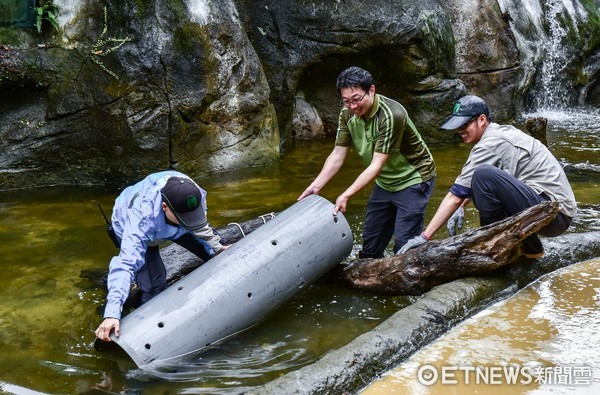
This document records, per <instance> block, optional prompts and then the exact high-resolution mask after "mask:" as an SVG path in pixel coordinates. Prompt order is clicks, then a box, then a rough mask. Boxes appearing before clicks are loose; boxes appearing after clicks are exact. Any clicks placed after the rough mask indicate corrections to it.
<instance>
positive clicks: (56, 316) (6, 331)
mask: <svg viewBox="0 0 600 395" xmlns="http://www.w3.org/2000/svg"><path fill="white" fill-rule="evenodd" d="M586 136H587V135H586ZM548 137H549V140H550V141H551V144H553V145H555V146H556V145H557V144H558V143H559V142H560V153H561V158H565V160H566V161H567V162H568V163H583V164H584V165H585V164H586V163H587V165H590V164H591V165H593V166H599V165H600V159H598V155H597V150H598V139H595V140H594V139H589V138H587V137H586V139H582V140H579V139H578V136H577V134H575V133H574V134H572V135H571V134H568V133H564V132H561V131H557V132H556V134H554V135H553V134H551V133H550V134H549V136H548ZM564 141H570V142H571V143H570V144H565V143H564ZM331 147H332V142H331V141H316V142H310V143H303V144H297V145H296V146H295V147H294V149H293V150H292V151H291V152H289V153H287V154H286V155H284V157H283V159H282V160H281V162H280V163H279V164H278V165H276V166H273V167H271V168H266V169H258V170H247V171H239V172H234V173H231V174H226V175H219V176H215V177H212V178H210V179H206V180H198V181H199V182H200V183H201V185H202V186H203V187H205V188H206V190H207V191H208V193H209V194H208V206H209V219H210V221H211V223H212V224H213V225H214V226H216V227H219V226H223V225H226V224H228V223H230V222H237V221H243V220H246V219H250V218H254V217H256V216H257V215H261V214H265V213H268V212H271V211H281V210H283V209H285V208H286V207H288V206H290V205H292V204H293V203H294V202H295V201H296V198H297V196H298V195H299V194H300V192H301V191H302V190H304V188H305V187H306V186H307V185H308V184H309V182H310V181H311V180H312V179H313V178H314V176H315V175H316V174H317V173H318V171H319V170H320V168H321V166H322V163H323V161H324V160H325V158H326V156H327V155H328V153H329V152H330V150H331ZM569 147H571V148H570V149H569ZM430 148H431V150H432V152H433V155H434V157H435V159H436V162H437V165H438V181H437V184H436V188H435V192H434V196H433V197H432V201H431V203H430V209H429V211H428V213H427V215H428V219H429V218H430V217H431V215H432V214H433V208H435V207H437V205H438V203H439V202H440V200H441V199H442V197H443V196H444V195H445V194H446V192H447V190H448V188H449V186H450V185H451V183H452V182H453V180H454V177H455V175H456V174H457V173H458V172H459V171H460V168H461V166H462V163H463V162H464V159H465V158H466V156H467V154H468V151H469V147H467V146H463V145H459V144H445V145H432V146H431V147H430ZM348 162H349V163H347V166H346V167H345V168H344V169H343V171H342V172H341V173H340V174H339V175H338V176H337V177H336V178H335V179H334V181H332V182H331V183H330V185H328V186H327V187H326V188H325V189H324V190H323V191H322V193H323V196H324V197H326V198H328V199H329V200H332V201H333V200H335V198H336V197H337V195H338V194H339V193H341V192H342V191H343V190H344V189H345V188H346V187H347V186H348V185H349V184H350V183H351V182H352V181H353V179H354V177H355V176H356V175H357V174H358V172H359V171H360V170H361V164H360V163H359V161H358V159H357V158H356V157H355V156H354V155H351V157H350V158H349V161H348ZM587 165H586V166H587ZM599 174H600V173H594V172H592V173H591V175H590V174H588V173H584V174H575V175H574V176H573V177H572V183H573V187H574V190H575V194H576V196H577V198H578V201H579V203H580V205H581V206H582V207H583V208H584V210H582V215H581V216H580V217H578V218H577V220H576V221H575V223H574V225H573V227H572V229H571V231H574V232H583V231H588V230H600V223H599V220H598V217H599V215H598V214H599V213H600V204H599V203H600V188H598V184H599V183H600V175H599ZM117 194H118V191H107V190H103V189H99V188H53V189H47V190H29V191H18V192H9V193H8V192H7V193H2V194H0V257H1V261H0V267H1V268H2V276H1V277H0V300H2V303H0V390H4V391H7V392H16V393H26V391H27V390H32V391H40V392H43V393H53V394H54V393H65V394H66V393H68V394H71V393H82V392H87V391H91V390H92V389H93V388H94V387H101V388H104V389H110V391H112V392H119V391H121V390H123V389H127V390H128V391H129V392H134V393H152V394H153V393H220V394H222V393H239V392H242V391H243V390H244V389H248V388H251V387H254V386H257V385H260V384H262V383H265V382H267V381H270V380H272V379H274V378H277V377H279V376H280V375H282V374H284V373H286V372H288V371H291V370H295V369H298V368H299V367H301V366H304V365H306V364H309V363H311V362H313V361H315V360H316V359H318V358H319V357H320V356H322V355H323V354H325V353H326V352H327V351H329V350H332V349H335V348H338V347H340V346H342V345H344V344H347V343H348V342H350V341H351V340H352V339H354V338H355V337H356V336H357V335H359V334H361V333H364V332H365V331H368V330H370V329H371V328H373V327H374V326H376V325H377V324H379V323H380V322H381V321H382V320H384V319H385V318H387V317H389V316H390V315H391V314H393V313H394V312H395V311H396V310H398V309H399V308H401V307H402V306H405V305H406V304H407V303H410V300H409V299H408V298H401V297H397V298H391V297H380V296H374V295H368V294H363V293H358V292H353V291H350V290H348V289H346V288H343V287H340V286H335V285H331V284H325V283H317V284H314V285H313V286H311V287H309V288H308V289H307V290H305V291H304V292H303V293H301V294H299V295H298V296H297V297H295V298H294V299H293V300H292V301H291V302H290V303H288V304H287V305H286V306H284V307H283V308H281V309H280V310H279V311H278V312H277V313H276V314H274V315H273V316H272V317H271V318H269V319H268V320H266V321H265V322H263V323H262V324H260V325H258V326H256V327H254V328H252V329H251V330H249V331H246V332H243V333H242V334H240V335H238V336H236V337H234V338H232V339H230V340H229V341H227V342H225V343H223V344H221V345H219V346H218V347H215V349H214V350H209V351H208V352H206V353H202V354H199V355H197V356H194V357H193V358H190V359H189V360H188V361H186V362H185V363H184V364H183V365H181V366H178V373H171V372H169V371H168V370H166V371H161V372H150V373H148V372H143V371H141V370H139V369H136V367H135V365H134V364H133V363H132V362H131V361H130V359H129V358H128V357H127V356H126V355H121V354H113V353H99V352H96V351H95V350H93V348H92V347H91V343H92V341H93V339H94V334H93V330H94V329H95V328H96V327H97V325H98V324H99V321H100V311H101V309H102V306H103V301H104V298H105V293H104V291H103V290H102V289H100V287H99V286H98V285H97V283H96V282H94V281H91V280H89V279H87V278H82V277H80V274H81V272H82V271H96V272H104V271H105V270H106V269H107V266H108V262H109V260H110V258H111V257H112V256H113V255H114V254H115V253H116V250H115V248H114V247H113V246H112V244H111V242H110V240H109V239H108V237H107V236H106V233H105V231H104V220H103V219H102V217H101V215H100V212H99V211H98V208H97V205H96V203H97V202H99V203H101V204H102V206H103V207H104V209H105V211H107V213H109V212H110V210H111V207H112V202H113V200H114V198H115V196H116V195H117ZM368 194H369V190H365V191H363V192H362V193H360V194H359V195H358V196H356V197H355V198H354V199H352V200H351V202H350V205H349V208H348V212H347V215H346V216H347V218H348V220H349V222H350V224H351V227H352V230H353V234H354V238H355V244H356V245H357V246H358V245H360V230H361V228H362V221H363V216H364V208H365V203H366V201H367V198H368ZM467 219H468V222H467V227H475V226H477V215H476V211H475V210H474V209H469V210H467ZM445 236H446V234H445V232H439V234H438V236H437V237H445ZM597 350H599V348H597Z"/></svg>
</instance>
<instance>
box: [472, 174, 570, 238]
mask: <svg viewBox="0 0 600 395" xmlns="http://www.w3.org/2000/svg"><path fill="white" fill-rule="evenodd" d="M471 191H472V195H473V204H475V207H477V210H479V221H480V222H481V225H488V224H491V223H493V222H496V221H500V220H502V219H504V218H507V217H510V216H511V215H514V214H517V213H520V212H521V211H523V210H526V209H528V208H529V207H532V206H535V205H536V204H539V203H542V202H544V201H547V200H549V198H548V197H547V196H546V195H544V194H541V195H540V194H538V193H536V192H535V191H534V190H533V188H531V187H530V186H528V185H526V184H524V183H523V182H521V181H519V180H518V179H516V178H515V177H513V176H511V175H510V174H508V173H507V172H505V171H503V170H500V169H498V168H497V167H494V166H491V165H481V166H480V167H478V168H477V169H476V170H475V172H474V173H473V179H472V181H471ZM571 220H572V218H570V217H569V216H567V215H565V214H563V213H558V215H557V216H556V217H555V218H554V220H553V221H552V222H550V223H549V224H548V225H546V226H545V227H543V228H542V229H541V230H540V231H539V232H538V233H539V234H541V235H544V236H558V235H560V234H562V233H563V232H564V231H566V230H567V228H568V227H569V225H571Z"/></svg>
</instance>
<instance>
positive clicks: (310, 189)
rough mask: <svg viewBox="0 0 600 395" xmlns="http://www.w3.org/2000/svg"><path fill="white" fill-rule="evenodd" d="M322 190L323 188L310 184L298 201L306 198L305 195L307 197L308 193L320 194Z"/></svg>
mask: <svg viewBox="0 0 600 395" xmlns="http://www.w3.org/2000/svg"><path fill="white" fill-rule="evenodd" d="M320 190H321V189H320V188H317V187H316V186H315V185H314V184H310V185H309V186H308V188H306V189H305V190H304V192H302V194H301V195H300V196H299V197H298V201H300V200H302V199H304V198H305V197H307V196H308V195H318V194H319V191H320Z"/></svg>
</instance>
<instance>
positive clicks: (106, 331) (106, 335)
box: [96, 318, 121, 342]
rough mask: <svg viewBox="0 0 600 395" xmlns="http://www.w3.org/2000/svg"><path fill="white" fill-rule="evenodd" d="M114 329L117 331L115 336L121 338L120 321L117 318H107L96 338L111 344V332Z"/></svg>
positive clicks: (99, 328) (97, 331)
mask: <svg viewBox="0 0 600 395" xmlns="http://www.w3.org/2000/svg"><path fill="white" fill-rule="evenodd" d="M113 329H114V330H115V336H117V337H119V335H121V332H120V331H119V320H118V319H116V318H105V319H104V321H102V323H101V324H100V326H99V327H98V329H96V337H97V338H98V339H100V340H103V341H105V342H109V341H111V340H110V332H111V331H112V330H113Z"/></svg>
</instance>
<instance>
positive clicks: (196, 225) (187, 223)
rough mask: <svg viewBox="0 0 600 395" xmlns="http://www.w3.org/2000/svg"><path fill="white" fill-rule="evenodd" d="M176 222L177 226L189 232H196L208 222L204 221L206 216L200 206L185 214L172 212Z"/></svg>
mask: <svg viewBox="0 0 600 395" xmlns="http://www.w3.org/2000/svg"><path fill="white" fill-rule="evenodd" d="M173 213H174V214H175V216H176V217H177V220H178V221H179V225H181V226H183V227H184V228H186V229H189V230H198V229H200V228H203V227H205V226H206V224H207V223H208V221H207V220H206V214H205V213H204V209H203V208H202V205H200V206H199V207H198V208H197V209H195V210H194V211H188V212H187V213H181V214H179V213H176V212H174V211H173Z"/></svg>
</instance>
